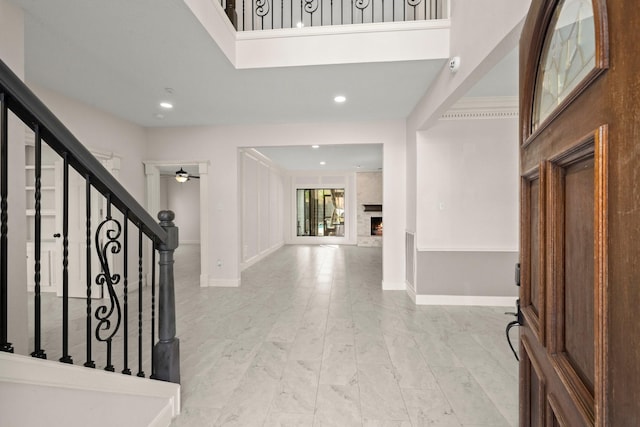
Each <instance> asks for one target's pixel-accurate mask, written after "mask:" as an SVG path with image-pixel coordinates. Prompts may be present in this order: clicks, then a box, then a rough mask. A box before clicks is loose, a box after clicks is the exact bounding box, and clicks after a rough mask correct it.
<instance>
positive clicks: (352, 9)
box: [351, 0, 353, 24]
mask: <svg viewBox="0 0 640 427" xmlns="http://www.w3.org/2000/svg"><path fill="white" fill-rule="evenodd" d="M351 23H352V24H353V0H351Z"/></svg>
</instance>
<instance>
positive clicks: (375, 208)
mask: <svg viewBox="0 0 640 427" xmlns="http://www.w3.org/2000/svg"><path fill="white" fill-rule="evenodd" d="M362 206H364V211H365V212H382V205H365V204H363V205H362Z"/></svg>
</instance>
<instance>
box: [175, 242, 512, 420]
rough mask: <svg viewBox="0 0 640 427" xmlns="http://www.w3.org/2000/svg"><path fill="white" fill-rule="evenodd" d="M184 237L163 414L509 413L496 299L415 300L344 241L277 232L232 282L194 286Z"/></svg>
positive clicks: (193, 263) (191, 251)
mask: <svg viewBox="0 0 640 427" xmlns="http://www.w3.org/2000/svg"><path fill="white" fill-rule="evenodd" d="M197 250H198V247H197V246H184V247H182V248H180V249H179V250H178V251H177V253H176V267H175V268H176V298H177V314H178V336H179V338H180V345H181V358H182V363H181V366H182V414H181V415H180V416H178V417H177V418H176V419H175V420H174V421H173V423H172V427H179V426H180V427H181V426H340V427H348V426H371V427H374V426H376V427H377V426H403V427H404V426H407V427H408V426H515V425H517V413H518V389H517V384H518V367H517V362H516V361H515V359H514V358H513V355H512V354H511V353H510V350H509V348H508V346H507V343H506V340H505V338H504V327H505V325H506V323H507V322H508V321H510V320H511V319H510V318H509V317H507V316H505V315H504V311H505V309H504V308H503V307H455V306H415V305H414V304H413V302H412V301H411V300H410V298H409V297H408V296H407V294H406V293H405V292H404V291H382V290H381V285H380V283H381V279H382V278H381V257H382V255H381V250H380V249H379V248H358V247H352V246H344V247H338V246H285V247H283V248H282V249H280V250H278V251H277V252H276V253H274V254H272V255H271V256H269V257H268V258H266V259H265V260H263V261H262V262H260V263H257V264H255V265H254V266H252V267H250V268H248V269H246V270H245V271H244V272H243V273H242V286H241V287H239V288H200V287H199V286H198V283H199V280H198V275H199V265H198V264H197V263H198V261H197V260H198V256H196V255H195V254H197ZM514 335H515V334H514Z"/></svg>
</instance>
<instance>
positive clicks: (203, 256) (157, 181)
mask: <svg viewBox="0 0 640 427" xmlns="http://www.w3.org/2000/svg"><path fill="white" fill-rule="evenodd" d="M143 163H144V165H145V180H146V208H147V211H149V212H150V213H151V215H152V216H154V217H155V216H157V213H158V212H159V211H160V210H162V209H164V207H163V198H162V190H163V186H162V181H161V180H162V179H163V176H167V177H175V173H176V171H178V170H180V169H181V168H183V169H186V170H187V171H189V172H190V174H191V175H192V177H193V176H197V177H198V179H195V178H192V179H191V180H189V181H187V182H186V183H185V184H187V185H191V187H190V189H189V190H191V191H194V190H195V184H196V183H195V182H191V181H197V186H198V187H199V188H198V190H197V194H198V199H197V200H198V204H199V206H198V207H197V209H198V214H199V215H198V216H199V218H198V223H199V226H198V227H197V228H198V231H197V236H198V237H197V241H198V242H199V244H200V286H201V287H207V286H209V266H208V262H209V222H208V221H207V218H209V192H208V188H209V182H208V177H209V174H208V171H209V162H208V161H206V162H203V161H196V160H184V161H173V160H172V161H163V160H149V161H145V162H143ZM185 188H186V187H185ZM185 208H186V207H184V206H182V207H181V209H185ZM176 218H177V215H176ZM178 223H179V222H178ZM193 233H194V230H193V229H189V230H188V234H187V236H186V237H187V240H186V243H187V244H189V243H191V244H193V243H195V242H196V239H195V238H194V237H195V236H194V235H193ZM189 236H191V237H189ZM182 239H183V236H182V230H181V231H180V240H181V242H182Z"/></svg>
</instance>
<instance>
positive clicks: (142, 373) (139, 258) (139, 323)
mask: <svg viewBox="0 0 640 427" xmlns="http://www.w3.org/2000/svg"><path fill="white" fill-rule="evenodd" d="M136 375H137V376H139V377H144V371H143V370H142V227H141V226H138V373H137V374H136Z"/></svg>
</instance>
